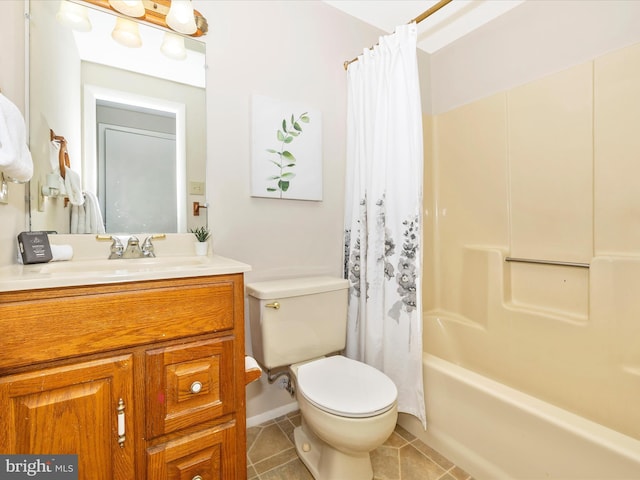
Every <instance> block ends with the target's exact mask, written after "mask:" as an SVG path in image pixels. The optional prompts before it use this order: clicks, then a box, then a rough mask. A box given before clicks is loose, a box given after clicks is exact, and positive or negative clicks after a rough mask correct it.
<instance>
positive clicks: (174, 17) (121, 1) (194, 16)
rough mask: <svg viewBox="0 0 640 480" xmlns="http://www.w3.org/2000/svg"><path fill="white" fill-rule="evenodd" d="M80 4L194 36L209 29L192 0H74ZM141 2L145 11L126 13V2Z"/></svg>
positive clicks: (203, 33)
mask: <svg viewBox="0 0 640 480" xmlns="http://www.w3.org/2000/svg"><path fill="white" fill-rule="evenodd" d="M73 1H74V2H75V3H79V4H83V3H85V4H90V5H93V6H96V7H99V8H101V9H106V10H111V11H112V12H113V11H115V12H117V13H119V14H123V15H127V16H131V17H133V16H135V17H136V18H137V19H138V21H141V22H144V23H149V24H152V25H156V26H159V27H162V28H165V29H169V30H173V31H174V32H178V33H181V34H183V35H189V36H192V37H199V36H201V35H205V34H206V33H207V31H208V29H209V25H208V24H207V19H206V18H204V17H203V16H202V14H201V13H200V12H198V11H197V10H194V8H193V5H192V4H191V0H135V2H134V0H73ZM133 3H141V4H142V6H143V8H144V12H143V13H142V14H140V15H138V12H139V11H137V12H136V13H135V14H128V13H125V11H124V10H123V8H124V5H125V4H133Z"/></svg>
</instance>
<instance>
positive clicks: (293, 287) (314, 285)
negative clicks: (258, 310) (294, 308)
mask: <svg viewBox="0 0 640 480" xmlns="http://www.w3.org/2000/svg"><path fill="white" fill-rule="evenodd" d="M348 287H349V281H348V280H345V279H343V278H336V277H328V276H323V277H302V278H288V279H284V280H269V281H265V282H255V283H248V284H247V285H246V288H247V294H248V295H250V296H252V297H255V298H258V299H261V300H269V299H274V298H283V297H298V296H300V295H310V294H313V293H323V292H331V291H333V290H345V289H347V288H348Z"/></svg>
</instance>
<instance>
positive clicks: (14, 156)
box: [0, 93, 33, 182]
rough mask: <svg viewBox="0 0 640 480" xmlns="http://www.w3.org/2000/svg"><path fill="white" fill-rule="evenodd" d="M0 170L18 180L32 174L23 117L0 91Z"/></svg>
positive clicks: (26, 179)
mask: <svg viewBox="0 0 640 480" xmlns="http://www.w3.org/2000/svg"><path fill="white" fill-rule="evenodd" d="M0 170H2V171H4V173H5V174H6V175H7V176H9V177H11V178H13V179H15V180H17V181H19V182H28V181H29V180H31V177H32V176H33V160H32V159H31V152H29V149H28V148H27V132H26V128H25V124H24V118H23V117H22V114H21V113H20V110H19V109H18V107H16V106H15V105H14V104H13V102H11V100H9V99H8V98H7V97H5V96H4V95H2V93H0Z"/></svg>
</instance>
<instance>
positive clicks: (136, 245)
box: [122, 235, 142, 258]
mask: <svg viewBox="0 0 640 480" xmlns="http://www.w3.org/2000/svg"><path fill="white" fill-rule="evenodd" d="M122 258H142V249H141V248H140V240H138V237H135V236H133V235H132V236H130V237H129V240H128V241H127V248H125V250H124V252H123V253H122Z"/></svg>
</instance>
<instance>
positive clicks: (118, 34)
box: [111, 17, 142, 48]
mask: <svg viewBox="0 0 640 480" xmlns="http://www.w3.org/2000/svg"><path fill="white" fill-rule="evenodd" d="M111 37H112V38H113V39H114V40H115V41H116V42H118V43H119V44H120V45H124V46H125V47H129V48H138V47H141V46H142V38H140V30H139V29H138V24H137V23H136V22H134V21H133V20H128V19H126V18H123V17H118V18H117V19H116V26H115V28H114V29H113V32H111Z"/></svg>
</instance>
